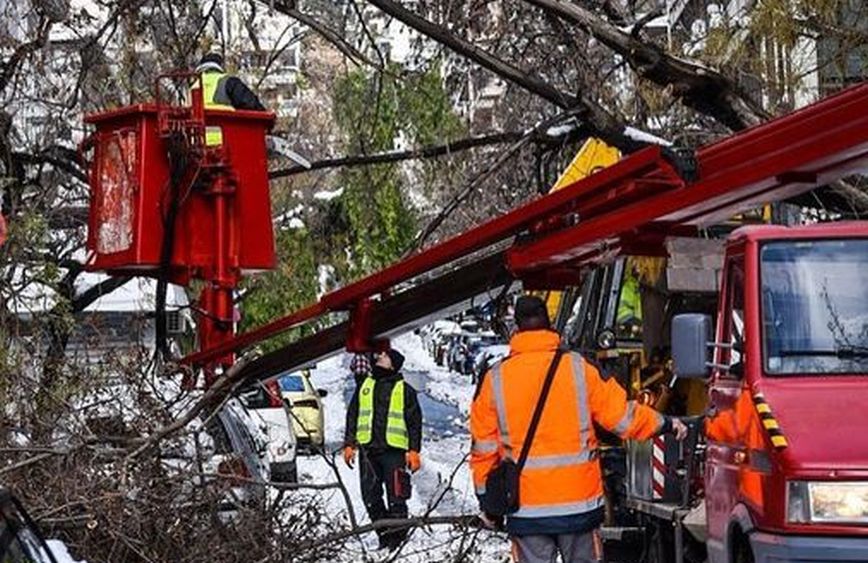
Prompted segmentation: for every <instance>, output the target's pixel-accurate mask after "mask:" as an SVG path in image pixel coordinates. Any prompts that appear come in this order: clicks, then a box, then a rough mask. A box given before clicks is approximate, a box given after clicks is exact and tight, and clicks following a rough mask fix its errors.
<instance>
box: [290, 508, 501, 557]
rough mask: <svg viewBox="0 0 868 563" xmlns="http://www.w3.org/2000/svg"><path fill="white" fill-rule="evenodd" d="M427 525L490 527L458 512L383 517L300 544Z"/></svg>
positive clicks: (314, 544) (309, 545)
mask: <svg viewBox="0 0 868 563" xmlns="http://www.w3.org/2000/svg"><path fill="white" fill-rule="evenodd" d="M426 526H456V527H459V528H483V529H488V527H487V526H486V525H485V523H484V522H483V521H482V519H481V518H479V516H477V515H476V514H456V515H454V516H426V517H419V518H383V519H382V520H377V521H376V522H371V523H370V524H365V525H364V526H358V527H355V528H351V529H349V530H345V531H342V532H337V533H335V534H331V535H328V536H326V537H324V538H320V539H317V540H314V541H310V542H307V543H304V544H302V545H301V546H299V547H300V548H301V549H305V550H310V549H316V548H319V547H322V546H324V545H328V544H330V543H334V542H338V541H342V540H345V539H347V538H351V537H354V536H358V535H361V534H365V533H368V532H376V531H377V530H384V529H389V530H409V529H410V528H424V527H426Z"/></svg>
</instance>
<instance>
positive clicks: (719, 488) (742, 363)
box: [627, 222, 868, 563]
mask: <svg viewBox="0 0 868 563" xmlns="http://www.w3.org/2000/svg"><path fill="white" fill-rule="evenodd" d="M722 278H723V279H722V287H721V292H720V296H719V300H718V311H717V323H716V325H717V326H716V330H715V331H714V333H713V334H712V322H711V317H710V316H709V315H703V314H684V315H678V316H676V317H675V318H674V319H673V321H672V353H673V360H674V371H675V373H676V374H677V375H678V376H679V377H682V378H701V379H703V380H707V382H708V391H709V393H708V401H709V403H708V406H709V408H708V413H707V416H706V417H705V421H704V440H705V444H704V445H703V444H700V445H699V447H689V446H688V448H687V450H686V451H685V452H684V453H683V455H682V456H681V459H682V460H683V459H685V458H693V459H687V461H688V463H686V464H683V465H682V466H679V465H678V463H677V462H676V463H675V464H674V466H675V468H676V471H675V472H673V473H675V477H679V476H680V477H681V478H682V479H684V480H685V481H684V484H685V491H686V492H688V493H689V494H687V495H685V498H683V499H681V502H669V503H667V502H659V501H657V502H655V501H653V500H648V499H645V498H641V496H642V495H636V494H635V493H633V494H631V495H630V496H629V498H628V500H627V503H628V505H630V506H631V508H633V509H634V510H636V511H637V512H639V513H640V514H641V515H643V516H644V518H643V519H642V520H643V521H644V522H645V523H646V524H648V526H649V528H651V529H656V530H658V531H663V530H665V529H666V527H668V526H674V531H675V533H674V534H673V537H672V538H671V539H672V541H671V542H659V543H658V545H656V546H655V547H654V549H652V550H651V551H652V552H653V553H654V558H655V559H657V560H659V561H678V562H680V561H684V560H688V559H691V558H692V557H693V556H691V552H690V550H689V546H690V544H691V543H695V542H694V539H695V540H699V541H701V542H704V543H705V544H706V546H707V553H708V561H709V562H710V563H746V562H753V561H755V562H758V563H772V562H783V561H792V562H796V561H798V562H821V561H823V562H830V561H848V562H855V561H868V447H866V445H865V442H864V432H865V429H866V428H868V411H866V410H865V408H864V403H865V402H866V400H868V284H866V282H865V280H866V279H868V223H865V222H853V223H838V224H820V225H813V226H804V227H789V228H788V227H782V226H771V225H768V226H752V227H744V228H742V229H739V230H737V231H735V232H734V233H732V234H731V235H730V237H729V239H728V240H727V244H726V252H725V258H724V270H723V276H722ZM632 459H634V460H635V459H639V458H632ZM687 468H694V471H689V470H688V469H687ZM678 469H680V470H681V471H680V475H678V473H679V471H678ZM691 473H693V474H694V475H691ZM697 473H698V474H700V477H702V479H701V480H699V481H697V479H695V478H692V477H694V476H695V475H696V474H697ZM702 497H704V498H702ZM685 529H687V530H689V531H690V533H691V534H692V535H693V536H694V538H693V539H690V538H687V537H686V536H685V534H684V533H683V530H685ZM668 548H671V551H670V549H668ZM694 553H695V552H694Z"/></svg>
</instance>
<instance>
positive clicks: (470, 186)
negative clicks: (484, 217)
mask: <svg viewBox="0 0 868 563" xmlns="http://www.w3.org/2000/svg"><path fill="white" fill-rule="evenodd" d="M568 117H569V115H564V114H561V115H558V116H555V117H553V118H551V119H548V120H546V121H544V122H542V123H540V124H539V125H537V126H536V127H534V128H533V129H530V130H529V131H527V132H525V134H524V135H523V136H522V137H521V138H520V139H519V140H518V141H516V142H515V143H513V144H512V145H510V146H509V147H508V148H507V149H506V150H505V151H503V152H502V153H501V154H500V156H499V157H497V158H496V159H495V160H494V161H492V162H491V163H489V165H488V166H487V167H486V168H485V169H484V170H483V171H482V172H480V173H479V174H477V175H476V176H474V177H473V178H472V179H471V180H470V182H468V183H467V185H466V186H464V189H462V190H461V191H460V192H459V193H458V194H457V195H456V196H455V197H454V198H452V200H451V201H450V202H449V203H448V204H447V205H446V206H445V207H444V208H443V209H441V210H440V212H439V213H438V214H437V216H436V217H434V218H433V219H432V220H431V221H429V222H428V224H427V225H425V228H424V229H422V232H420V233H419V234H418V235H417V236H416V238H415V239H414V240H413V243H412V244H411V245H410V248H409V249H408V250H407V252H405V253H404V257H405V258H406V257H407V256H409V255H411V254H413V253H415V252H417V251H418V250H419V249H421V248H422V247H423V246H425V242H427V240H428V238H430V237H431V235H433V234H434V232H435V231H436V230H437V229H438V228H439V227H440V225H441V224H443V221H445V220H446V219H447V218H448V217H449V216H450V215H451V214H452V213H453V212H454V211H455V210H456V209H457V208H458V206H459V205H461V204H462V203H463V202H464V200H466V199H467V198H468V197H470V194H472V193H473V190H475V189H476V188H477V187H478V186H479V185H480V184H481V183H482V182H484V181H486V180H487V179H488V178H490V177H491V176H492V175H493V174H494V173H495V172H497V171H498V170H500V169H501V167H502V166H503V165H504V164H506V162H507V161H509V159H511V158H512V157H513V155H514V154H515V153H517V152H518V151H519V150H521V149H522V148H523V147H524V146H526V145H527V144H528V142H529V141H530V140H531V139H532V138H533V136H534V135H536V134H538V133H539V132H540V131H545V130H546V129H548V128H549V127H552V126H553V125H555V124H556V123H559V122H561V121H563V120H564V119H566V118H568Z"/></svg>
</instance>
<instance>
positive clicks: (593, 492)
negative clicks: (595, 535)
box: [470, 330, 664, 518]
mask: <svg viewBox="0 0 868 563" xmlns="http://www.w3.org/2000/svg"><path fill="white" fill-rule="evenodd" d="M559 341H560V337H559V335H558V334H557V333H556V332H552V331H549V330H532V331H524V332H519V333H517V334H516V335H515V336H513V338H512V340H510V343H509V345H510V356H509V358H507V359H506V360H504V361H503V362H502V363H501V364H498V365H495V366H494V367H493V368H492V369H491V370H490V371H489V372H488V373H487V374H486V375H485V379H484V381H483V383H482V386H481V389H480V391H479V394H478V395H477V396H476V398H475V399H474V401H473V405H472V407H471V411H470V432H471V436H472V438H473V445H472V448H471V454H470V466H471V469H472V471H473V481H474V485H475V486H476V491H477V494H484V493H485V480H486V477H487V476H488V473H489V472H490V471H491V470H492V468H493V467H494V466H495V464H496V463H497V462H498V461H499V460H500V459H502V458H504V457H510V458H512V459H518V457H519V455H520V454H521V448H522V446H523V444H524V438H525V436H526V435H527V431H528V427H529V426H530V419H531V417H532V416H533V411H534V407H535V406H536V402H537V400H538V398H539V394H540V390H541V389H542V384H543V380H544V378H545V375H546V372H547V371H548V366H549V363H550V362H551V360H552V357H553V355H554V352H555V350H556V349H557V346H558V344H559ZM594 421H596V422H597V423H599V424H600V425H601V426H603V427H604V428H606V429H608V430H611V431H612V432H615V433H616V434H618V435H619V436H621V437H623V438H635V439H647V438H650V437H652V436H654V435H655V434H657V433H658V432H659V431H660V429H661V428H662V426H663V422H664V419H663V417H662V416H661V415H660V414H659V413H657V412H656V411H655V410H654V409H652V408H650V407H647V406H643V405H639V404H637V403H636V402H635V401H628V400H627V394H626V392H625V391H624V389H623V388H622V387H621V386H620V385H618V383H617V382H616V381H615V380H614V379H609V380H603V378H601V377H600V373H599V371H597V369H596V368H595V367H593V366H592V365H590V364H589V363H587V362H586V361H585V360H584V359H583V358H582V357H581V356H580V355H579V354H576V353H568V354H564V356H563V358H562V360H561V362H560V365H559V367H558V370H557V372H556V373H555V378H554V382H553V383H552V388H551V391H550V393H549V396H548V400H547V401H546V405H545V409H544V410H543V414H542V418H541V419H540V423H539V427H538V428H537V433H536V436H535V437H534V440H533V444H532V445H531V449H530V454H529V456H528V459H527V463H526V465H525V467H524V470H523V471H522V473H521V483H520V488H519V490H520V496H519V501H520V508H519V510H518V512H516V513H515V514H513V515H512V516H514V517H518V518H543V517H552V516H563V515H572V514H580V513H585V512H589V511H591V510H595V509H597V508H599V507H601V506H603V482H602V476H601V471H600V464H599V462H598V461H597V451H596V450H597V436H596V434H595V432H594V427H593V424H592V423H593V422H594Z"/></svg>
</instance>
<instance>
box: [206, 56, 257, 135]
mask: <svg viewBox="0 0 868 563" xmlns="http://www.w3.org/2000/svg"><path fill="white" fill-rule="evenodd" d="M196 72H197V73H198V74H199V76H200V77H201V84H202V90H203V92H202V104H203V105H204V107H205V109H206V110H209V109H217V110H223V111H234V110H237V109H240V110H252V111H265V106H264V105H262V102H261V101H259V98H258V97H257V96H256V94H254V93H253V91H252V90H251V89H250V88H248V87H247V85H246V84H245V83H244V81H242V80H241V79H240V78H238V77H237V76H232V75H229V74H226V70H225V67H224V64H223V55H221V54H220V53H208V54H207V55H205V56H204V57H202V59H201V60H200V61H199V65H198V66H197V67H196ZM195 89H198V84H197V85H196V87H195V88H194V90H195ZM205 144H206V145H207V146H217V145H222V144H223V132H222V130H221V128H220V127H217V126H206V127H205Z"/></svg>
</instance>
